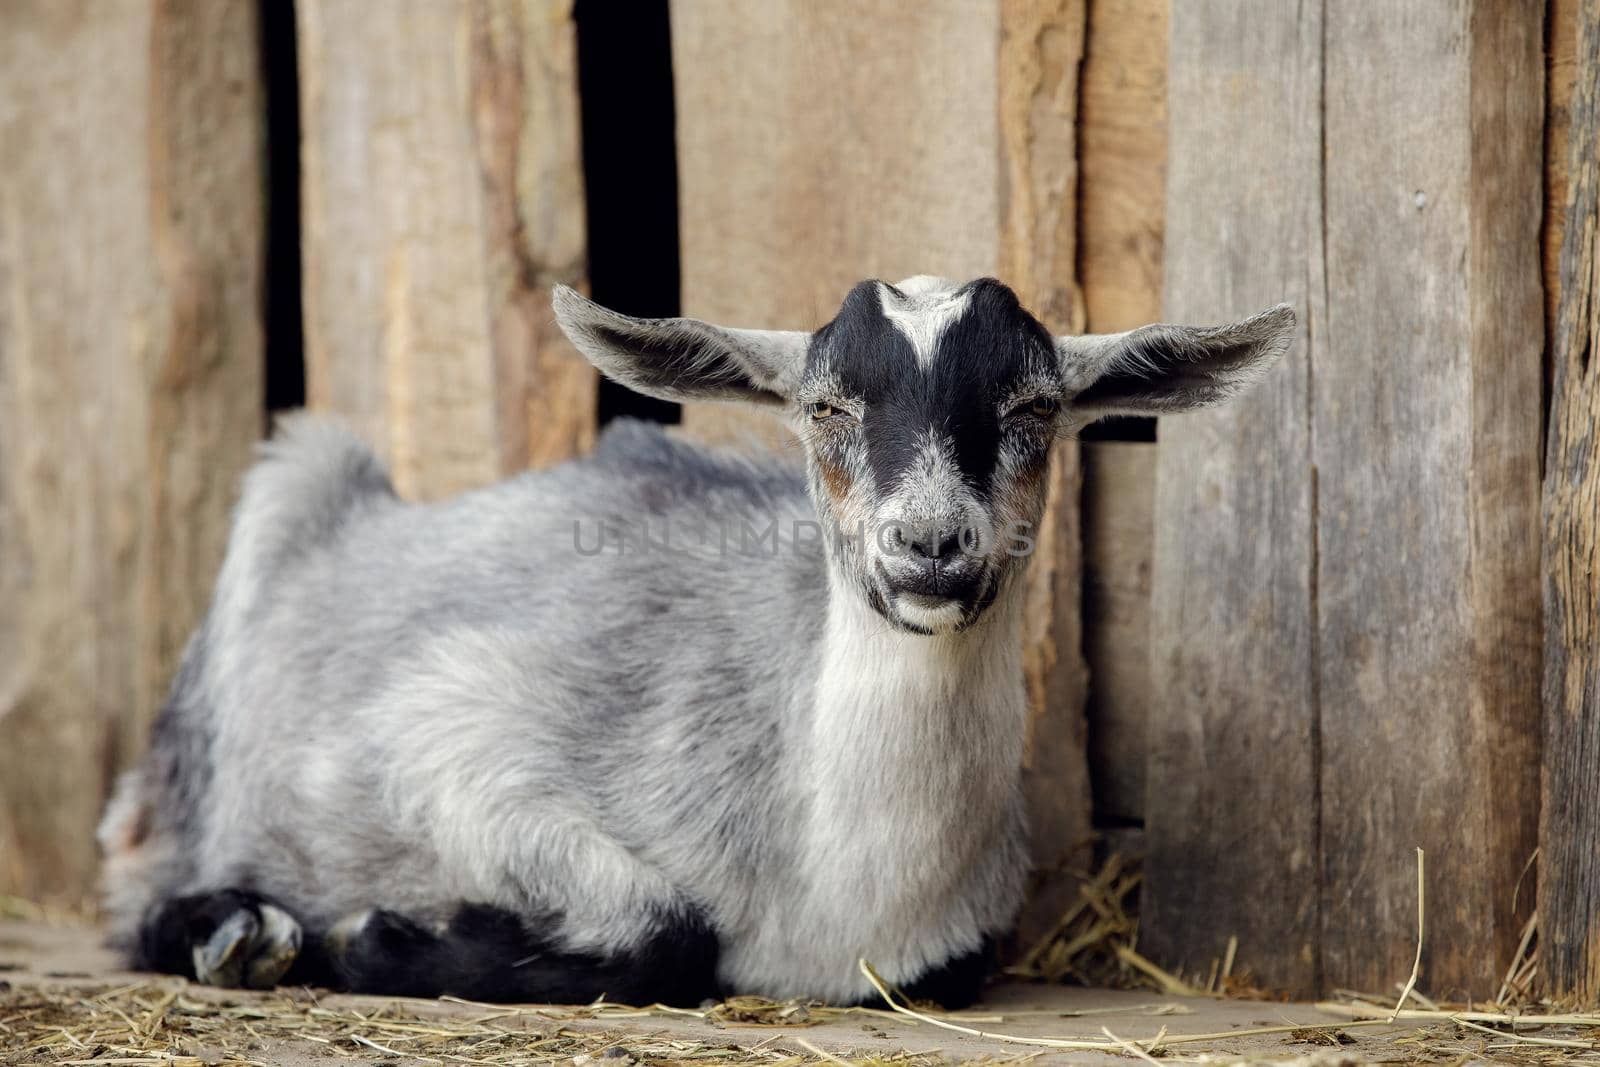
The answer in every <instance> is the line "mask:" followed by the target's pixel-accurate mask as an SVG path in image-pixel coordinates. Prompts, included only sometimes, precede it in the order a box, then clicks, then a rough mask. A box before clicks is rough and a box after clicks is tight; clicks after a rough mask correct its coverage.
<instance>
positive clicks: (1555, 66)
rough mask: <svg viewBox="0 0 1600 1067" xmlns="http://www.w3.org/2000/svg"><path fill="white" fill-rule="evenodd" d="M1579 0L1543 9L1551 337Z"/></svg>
mask: <svg viewBox="0 0 1600 1067" xmlns="http://www.w3.org/2000/svg"><path fill="white" fill-rule="evenodd" d="M1581 6H1582V0H1548V6H1547V7H1546V12H1545V41H1546V45H1545V60H1544V72H1545V74H1544V80H1545V109H1544V116H1545V118H1544V234H1543V237H1542V238H1541V241H1542V244H1543V248H1544V304H1545V336H1546V337H1550V338H1554V337H1555V335H1556V304H1557V301H1558V300H1559V298H1560V294H1561V236H1562V234H1563V233H1565V232H1566V220H1567V133H1568V131H1569V130H1570V129H1571V128H1572V116H1571V111H1570V109H1571V105H1572V94H1573V88H1574V83H1575V81H1576V79H1577V74H1578V11H1579V9H1580V7H1581Z"/></svg>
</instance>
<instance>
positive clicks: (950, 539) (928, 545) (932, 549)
mask: <svg viewBox="0 0 1600 1067" xmlns="http://www.w3.org/2000/svg"><path fill="white" fill-rule="evenodd" d="M960 551H961V530H960V529H959V528H957V529H939V528H926V527H925V528H923V529H921V530H916V531H914V532H913V533H912V535H911V554H912V555H914V556H921V557H922V558H923V559H932V560H940V561H943V560H947V559H949V558H950V557H952V556H954V555H956V554H958V553H959V552H960Z"/></svg>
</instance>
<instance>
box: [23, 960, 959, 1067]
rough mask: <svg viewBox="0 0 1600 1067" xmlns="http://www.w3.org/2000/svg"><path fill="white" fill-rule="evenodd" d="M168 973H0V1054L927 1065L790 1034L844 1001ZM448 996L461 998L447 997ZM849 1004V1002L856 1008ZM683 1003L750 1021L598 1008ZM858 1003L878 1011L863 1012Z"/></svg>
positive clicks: (128, 1063) (794, 1066) (176, 1059)
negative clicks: (4, 977)
mask: <svg viewBox="0 0 1600 1067" xmlns="http://www.w3.org/2000/svg"><path fill="white" fill-rule="evenodd" d="M208 992H209V991H202V990H198V989H196V988H194V987H191V986H188V985H187V984H185V983H183V982H180V981H174V980H159V981H151V982H141V983H139V984H136V985H128V986H121V987H118V988H111V989H85V988H80V987H72V986H64V985H45V986H37V987H22V986H18V987H15V988H9V987H6V986H5V985H4V984H3V983H0V1063H6V1064H25V1063H26V1064H32V1063H37V1064H56V1065H71V1067H79V1065H88V1064H102V1065H105V1064H114V1065H120V1067H144V1065H152V1067H153V1065H158V1064H159V1065H170V1067H211V1065H233V1064H251V1065H255V1064H269V1063H279V1062H282V1060H283V1059H284V1057H285V1056H292V1057H296V1058H305V1059H313V1058H316V1059H320V1058H342V1059H352V1060H357V1061H370V1062H383V1061H405V1062H420V1063H441V1064H443V1063H469V1064H484V1065H494V1067H500V1065H511V1064H543V1063H577V1064H578V1065H580V1067H581V1065H582V1064H586V1063H589V1062H590V1061H595V1060H600V1061H605V1063H607V1064H613V1063H614V1064H615V1065H616V1067H630V1065H636V1064H658V1063H669V1062H670V1063H673V1064H689V1063H704V1064H707V1065H717V1067H744V1065H757V1064H759V1065H761V1067H799V1065H802V1064H816V1063H828V1062H831V1063H839V1062H848V1063H851V1064H852V1067H854V1065H856V1064H861V1065H873V1064H877V1065H895V1067H931V1065H933V1064H936V1063H941V1062H943V1059H942V1057H939V1056H937V1055H921V1056H917V1055H911V1054H906V1053H885V1054H883V1055H881V1056H874V1057H870V1058H865V1059H859V1060H850V1061H844V1060H842V1059H841V1057H838V1056H835V1055H832V1054H830V1053H827V1052H824V1051H822V1050H821V1049H818V1048H816V1046H814V1045H812V1044H811V1043H810V1042H807V1041H805V1040H804V1039H803V1038H798V1037H797V1036H796V1035H795V1031H794V1028H796V1027H804V1026H805V1025H807V1024H808V1023H812V1022H818V1021H822V1020H823V1019H826V1018H829V1017H834V1018H837V1017H839V1016H841V1015H843V1014H845V1013H844V1012H841V1011H839V1010H838V1009H829V1008H821V1007H817V1006H814V1005H796V1004H778V1003H775V1002H771V1001H765V1002H762V1003H760V1004H757V1003H755V1001H756V1000H757V999H758V998H751V997H741V998H738V999H737V1000H736V1001H734V1002H729V1003H725V1004H719V1005H717V1006H716V1007H714V1008H712V1009H710V1010H708V1011H704V1012H698V1011H697V1012H681V1011H674V1010H673V1009H663V1008H649V1009H642V1008H629V1007H624V1006H622V1005H608V1004H598V1005H591V1006H588V1007H581V1008H571V1009H567V1008H528V1007H511V1006H505V1005H467V1006H469V1007H472V1008H475V1009H481V1010H475V1011H472V1012H470V1013H462V1012H461V1011H459V1008H451V1009H449V1010H438V1009H435V1008H434V1007H433V1006H432V1005H430V1004H429V1003H427V1002H417V1001H409V1002H408V1001H393V1002H382V1003H374V1005H373V1006H370V1007H367V1006H360V1007H352V1006H349V1005H347V1004H341V1005H338V1006H330V1005H325V1004H324V1003H323V1002H322V1001H321V1000H320V999H319V998H318V997H316V996H315V995H313V994H311V993H309V992H306V991H303V990H300V991H293V992H290V991H285V992H282V993H274V994H240V995H238V996H236V997H212V996H210V995H207V993H208ZM455 1003H456V1005H458V1006H459V1005H463V1004H466V1003H467V1002H463V1001H457V1002H455ZM858 1010H860V1009H858ZM668 1014H681V1015H693V1016H695V1017H697V1018H700V1019H702V1020H704V1021H706V1022H707V1023H710V1024H712V1025H713V1026H716V1027H719V1028H723V1029H729V1030H734V1029H737V1030H745V1031H748V1030H750V1029H755V1028H761V1029H767V1030H771V1031H772V1032H771V1033H770V1034H768V1035H767V1036H765V1037H764V1038H761V1039H754V1038H752V1037H751V1036H750V1035H748V1034H744V1035H741V1036H739V1037H736V1036H734V1035H733V1034H731V1033H730V1035H729V1036H728V1037H727V1038H726V1039H725V1040H717V1039H709V1040H708V1039H700V1038H684V1037H681V1036H675V1035H670V1034H662V1033H657V1034H650V1033H647V1032H645V1033H641V1032H639V1031H638V1030H635V1029H632V1028H630V1030H629V1032H627V1033H619V1032H617V1031H616V1030H615V1029H608V1028H606V1027H605V1026H604V1025H594V1026H586V1025H582V1024H584V1023H588V1022H594V1023H599V1024H603V1023H604V1022H606V1021H607V1020H622V1019H638V1018H641V1017H648V1016H657V1017H662V1016H665V1015H668ZM865 1014H869V1015H883V1014H887V1013H880V1012H866V1013H865Z"/></svg>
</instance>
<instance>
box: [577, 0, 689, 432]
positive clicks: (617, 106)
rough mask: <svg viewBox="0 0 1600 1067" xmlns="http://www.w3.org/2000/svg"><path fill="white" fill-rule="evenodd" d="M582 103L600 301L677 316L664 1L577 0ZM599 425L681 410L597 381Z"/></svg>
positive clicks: (674, 171) (592, 259)
mask: <svg viewBox="0 0 1600 1067" xmlns="http://www.w3.org/2000/svg"><path fill="white" fill-rule="evenodd" d="M573 17H574V19H575V21H576V22H577V27H578V99H579V101H580V107H581V109H582V122H583V181H584V199H585V201H586V203H587V205H588V225H589V285H590V292H591V294H592V295H593V296H594V299H595V300H597V301H599V302H600V303H602V304H605V305H606V306H607V307H610V308H615V309H616V310H617V311H621V312H625V313H627V314H629V315H644V316H650V317H660V316H667V315H676V314H678V308H679V298H678V156H677V131H676V127H675V116H674V111H673V107H674V104H673V98H672V29H671V24H670V22H669V20H668V17H667V0H635V2H634V3H632V4H628V5H627V11H626V13H625V14H624V13H623V12H622V11H620V10H619V9H618V6H617V4H615V3H614V2H611V0H578V2H577V4H576V6H575V7H574V9H573ZM599 408H600V410H599V418H600V423H601V425H604V424H606V423H607V422H610V421H611V420H612V419H614V418H616V417H617V416H619V415H627V416H631V417H633V418H636V419H650V420H653V421H655V422H667V423H675V422H677V421H678V420H679V417H680V408H679V406H678V405H677V404H670V403H667V402H666V401H663V400H656V399H654V398H652V397H647V396H643V395H641V394H639V393H636V392H634V391H633V390H631V389H628V388H626V387H624V386H621V385H618V384H617V383H615V382H611V381H602V382H601V383H600V400H599Z"/></svg>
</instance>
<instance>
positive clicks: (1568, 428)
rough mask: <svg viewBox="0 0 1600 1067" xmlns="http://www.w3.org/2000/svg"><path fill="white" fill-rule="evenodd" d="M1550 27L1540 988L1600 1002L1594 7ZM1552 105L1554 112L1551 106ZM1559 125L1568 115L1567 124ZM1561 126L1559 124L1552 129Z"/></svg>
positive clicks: (1598, 181)
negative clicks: (1550, 274) (1551, 205)
mask: <svg viewBox="0 0 1600 1067" xmlns="http://www.w3.org/2000/svg"><path fill="white" fill-rule="evenodd" d="M1558 7H1561V8H1564V10H1563V11H1561V12H1560V14H1561V20H1560V21H1558V22H1557V24H1556V25H1555V26H1554V27H1553V28H1552V33H1551V41H1552V60H1553V62H1552V68H1551V69H1552V74H1551V103H1552V107H1551V131H1550V137H1549V139H1548V142H1549V145H1550V148H1551V151H1550V162H1551V165H1552V173H1553V175H1555V176H1556V178H1555V180H1552V181H1551V192H1552V194H1553V195H1554V196H1555V197H1556V201H1555V202H1557V203H1559V204H1560V207H1561V210H1560V212H1559V214H1558V213H1557V212H1554V211H1552V212H1551V214H1552V215H1554V216H1556V219H1555V220H1554V224H1553V225H1552V226H1551V227H1550V232H1549V234H1548V236H1547V242H1548V243H1547V246H1546V264H1547V268H1548V267H1549V266H1551V265H1553V266H1554V273H1555V277H1554V279H1553V280H1552V281H1551V282H1550V283H1549V284H1550V286H1551V289H1552V294H1551V295H1552V296H1553V300H1552V305H1553V308H1554V318H1553V325H1552V338H1551V341H1552V344H1551V355H1552V363H1553V367H1552V370H1553V379H1552V383H1551V397H1550V418H1549V424H1550V429H1549V442H1548V452H1547V453H1546V459H1545V496H1544V507H1545V540H1544V552H1545V573H1544V609H1545V614H1544V618H1545V674H1544V714H1545V720H1544V771H1543V807H1542V814H1541V824H1540V828H1539V853H1540V862H1539V953H1540V968H1541V978H1542V981H1543V983H1544V991H1545V992H1546V993H1549V994H1552V995H1554V996H1557V997H1561V998H1572V999H1576V1000H1579V1001H1582V1002H1584V1003H1587V1004H1594V1003H1596V1002H1600V803H1597V801H1596V794H1595V782H1596V780H1597V778H1600V466H1597V465H1596V463H1595V455H1596V445H1597V442H1596V438H1595V433H1596V427H1597V426H1600V246H1597V242H1600V236H1597V235H1600V8H1597V7H1596V5H1594V4H1592V3H1590V4H1578V3H1576V2H1565V3H1563V4H1560V5H1558ZM1558 105H1559V108H1558ZM1562 120H1564V121H1562ZM1558 127H1559V129H1558Z"/></svg>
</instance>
